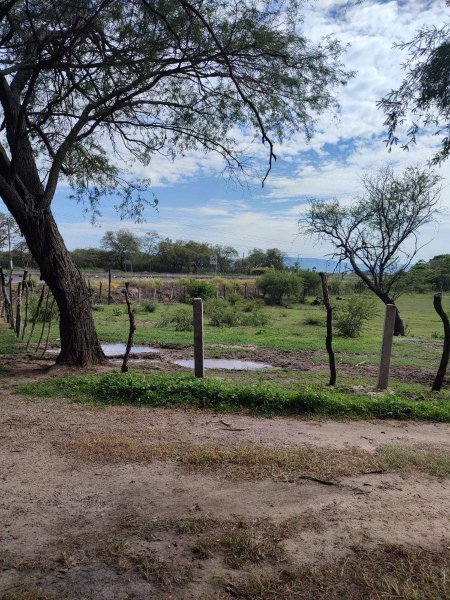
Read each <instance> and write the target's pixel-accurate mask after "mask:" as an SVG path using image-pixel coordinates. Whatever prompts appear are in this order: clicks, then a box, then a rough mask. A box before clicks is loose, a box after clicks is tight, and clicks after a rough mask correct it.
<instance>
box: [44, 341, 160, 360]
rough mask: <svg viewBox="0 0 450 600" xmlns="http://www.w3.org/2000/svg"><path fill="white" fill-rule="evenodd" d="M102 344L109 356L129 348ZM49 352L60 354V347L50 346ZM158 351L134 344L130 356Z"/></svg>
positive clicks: (120, 354) (117, 354) (157, 350)
mask: <svg viewBox="0 0 450 600" xmlns="http://www.w3.org/2000/svg"><path fill="white" fill-rule="evenodd" d="M101 346H102V349H103V352H104V353H105V354H106V356H109V357H112V356H122V355H123V354H125V350H126V349H127V345H126V344H110V343H106V342H105V343H104V344H102V345H101ZM47 352H48V353H49V354H58V353H59V348H50V349H49V350H47ZM157 352H159V349H158V348H152V347H151V346H132V348H131V352H130V356H132V355H133V354H155V353H157Z"/></svg>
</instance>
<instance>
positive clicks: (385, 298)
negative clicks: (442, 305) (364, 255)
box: [347, 254, 405, 336]
mask: <svg viewBox="0 0 450 600" xmlns="http://www.w3.org/2000/svg"><path fill="white" fill-rule="evenodd" d="M347 257H348V259H349V260H350V263H351V265H352V267H353V270H354V271H355V273H356V275H358V277H359V278H360V279H362V280H363V281H364V283H365V284H366V285H367V287H368V288H369V290H371V291H372V292H373V293H374V294H375V295H376V296H378V298H379V299H380V300H381V301H382V302H384V304H385V305H386V304H393V305H394V306H395V308H396V310H397V313H396V315H395V325H394V335H395V336H403V335H405V324H404V323H403V319H402V318H401V316H400V312H399V310H398V308H397V305H396V304H395V302H394V300H393V299H392V298H391V297H390V296H389V294H388V293H387V292H385V291H383V290H382V289H381V288H380V287H378V286H377V285H376V284H375V282H373V281H372V280H371V279H370V277H368V276H367V275H366V274H365V273H364V272H363V271H361V269H360V268H359V267H358V265H357V263H356V261H355V257H354V256H353V255H352V254H350V255H347Z"/></svg>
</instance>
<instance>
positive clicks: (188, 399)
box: [17, 373, 450, 422]
mask: <svg viewBox="0 0 450 600" xmlns="http://www.w3.org/2000/svg"><path fill="white" fill-rule="evenodd" d="M17 391H18V392H20V393H23V394H29V395H32V396H35V397H39V396H43V397H46V396H49V397H66V398H70V399H72V400H75V401H78V402H96V403H98V404H100V405H110V404H129V405H135V406H162V407H164V406H167V407H169V406H184V407H195V408H202V409H211V410H221V411H232V412H233V411H234V412H236V411H237V412H239V411H245V412H249V413H252V414H261V415H269V416H270V415H308V416H309V415H310V416H331V417H335V418H378V419H421V420H426V421H441V422H450V402H448V401H446V400H445V399H443V400H440V399H436V400H434V401H432V402H430V401H426V400H411V399H408V398H403V397H401V396H399V395H394V394H377V395H368V394H362V393H360V394H358V393H352V394H350V393H342V392H340V391H338V390H327V389H324V388H319V387H313V386H304V387H303V388H302V389H297V390H293V389H286V388H285V387H283V386H280V385H275V384H271V383H269V382H267V381H266V382H263V383H262V384H256V385H248V384H236V383H233V382H229V381H223V380H216V379H194V378H193V377H192V376H189V375H184V374H183V375H171V374H160V373H158V374H154V375H153V374H152V375H151V376H146V375H144V374H141V373H126V374H122V373H108V374H106V375H85V376H81V375H79V376H70V377H55V378H52V379H49V380H46V381H40V382H34V383H31V384H26V385H22V386H19V387H18V388H17Z"/></svg>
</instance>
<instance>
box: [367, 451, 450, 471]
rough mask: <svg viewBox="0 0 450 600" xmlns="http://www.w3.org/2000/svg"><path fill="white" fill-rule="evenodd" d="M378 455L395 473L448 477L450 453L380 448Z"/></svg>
mask: <svg viewBox="0 0 450 600" xmlns="http://www.w3.org/2000/svg"><path fill="white" fill-rule="evenodd" d="M378 454H379V455H380V457H381V458H382V459H383V461H384V462H385V463H386V464H387V465H388V467H390V468H391V469H394V470H395V471H400V472H406V473H407V472H410V471H423V472H425V473H429V474H430V475H435V476H436V477H448V476H449V475H450V452H448V451H445V450H443V449H442V448H408V447H404V446H389V445H386V446H381V447H380V448H378Z"/></svg>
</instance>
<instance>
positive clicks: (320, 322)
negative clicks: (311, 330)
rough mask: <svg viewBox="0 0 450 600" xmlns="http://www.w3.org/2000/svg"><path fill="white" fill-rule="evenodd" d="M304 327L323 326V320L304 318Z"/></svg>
mask: <svg viewBox="0 0 450 600" xmlns="http://www.w3.org/2000/svg"><path fill="white" fill-rule="evenodd" d="M303 323H304V324H305V325H323V324H324V321H323V319H319V318H318V317H306V319H305V320H304V321H303Z"/></svg>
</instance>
